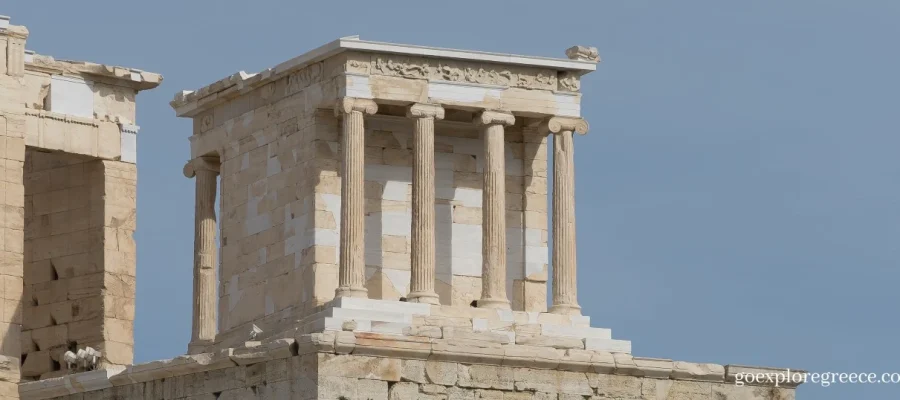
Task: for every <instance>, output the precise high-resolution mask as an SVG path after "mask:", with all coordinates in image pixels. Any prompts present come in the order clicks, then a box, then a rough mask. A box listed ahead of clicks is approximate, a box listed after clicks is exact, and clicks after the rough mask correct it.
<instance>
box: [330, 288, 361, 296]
mask: <svg viewBox="0 0 900 400" xmlns="http://www.w3.org/2000/svg"><path fill="white" fill-rule="evenodd" d="M334 297H335V298H340V297H361V298H368V297H369V290H368V289H366V288H352V287H339V288H337V289H336V290H335V291H334Z"/></svg>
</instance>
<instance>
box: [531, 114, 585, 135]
mask: <svg viewBox="0 0 900 400" xmlns="http://www.w3.org/2000/svg"><path fill="white" fill-rule="evenodd" d="M588 129H589V126H588V123H587V121H585V120H584V119H583V118H574V117H552V118H550V119H548V120H546V121H544V123H543V124H542V126H541V130H543V131H545V132H546V131H550V132H553V133H560V132H562V131H572V132H578V133H580V134H582V135H584V134H586V133H587V131H588Z"/></svg>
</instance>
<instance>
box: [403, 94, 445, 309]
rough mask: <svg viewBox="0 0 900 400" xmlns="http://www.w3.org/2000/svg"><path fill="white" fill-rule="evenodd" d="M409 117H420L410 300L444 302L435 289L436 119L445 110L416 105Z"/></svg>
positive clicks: (415, 148)
mask: <svg viewBox="0 0 900 400" xmlns="http://www.w3.org/2000/svg"><path fill="white" fill-rule="evenodd" d="M407 117H409V118H414V119H415V120H416V129H415V132H414V133H413V175H412V229H411V231H412V255H411V262H412V270H411V275H410V282H409V295H408V296H407V299H408V301H410V302H413V303H428V304H440V299H439V298H438V295H437V293H436V292H435V291H434V263H435V259H434V121H435V120H437V119H443V118H444V109H443V108H441V107H440V106H437V105H431V104H414V105H413V106H412V107H410V108H409V111H408V112H407Z"/></svg>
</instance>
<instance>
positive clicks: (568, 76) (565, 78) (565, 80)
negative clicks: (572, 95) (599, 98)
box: [559, 72, 581, 92]
mask: <svg viewBox="0 0 900 400" xmlns="http://www.w3.org/2000/svg"><path fill="white" fill-rule="evenodd" d="M579 89H581V78H580V77H579V76H578V75H576V74H573V73H571V72H561V73H560V74H559V90H563V91H567V92H577V91H578V90H579Z"/></svg>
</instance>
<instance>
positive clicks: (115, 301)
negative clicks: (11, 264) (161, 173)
mask: <svg viewBox="0 0 900 400" xmlns="http://www.w3.org/2000/svg"><path fill="white" fill-rule="evenodd" d="M135 179H136V177H135V169H134V165H132V164H127V163H120V162H114V161H102V160H97V159H93V158H90V157H85V156H79V155H72V154H66V153H50V152H43V151H37V150H32V149H31V148H29V149H28V150H27V151H26V160H25V229H24V236H25V241H24V249H25V255H24V260H25V269H24V294H23V298H24V301H23V315H24V321H23V323H24V325H23V331H22V337H21V345H22V349H21V350H22V362H23V364H22V376H23V378H26V379H37V378H41V379H43V378H47V377H52V376H58V375H62V374H65V373H67V371H66V365H65V362H64V360H63V359H62V355H63V353H65V352H66V351H67V350H71V351H73V352H74V351H77V349H78V348H84V347H86V346H90V347H93V348H95V349H98V350H101V351H103V352H104V361H105V362H106V363H108V364H126V363H130V362H131V360H132V358H131V355H132V354H133V351H132V345H133V333H132V321H133V320H134V297H135V286H134V285H135V282H134V276H135V269H134V268H135V245H134V239H133V237H132V234H133V232H134V208H135V203H134V199H135V197H136V193H135V189H136V187H135V183H136V181H135Z"/></svg>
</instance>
